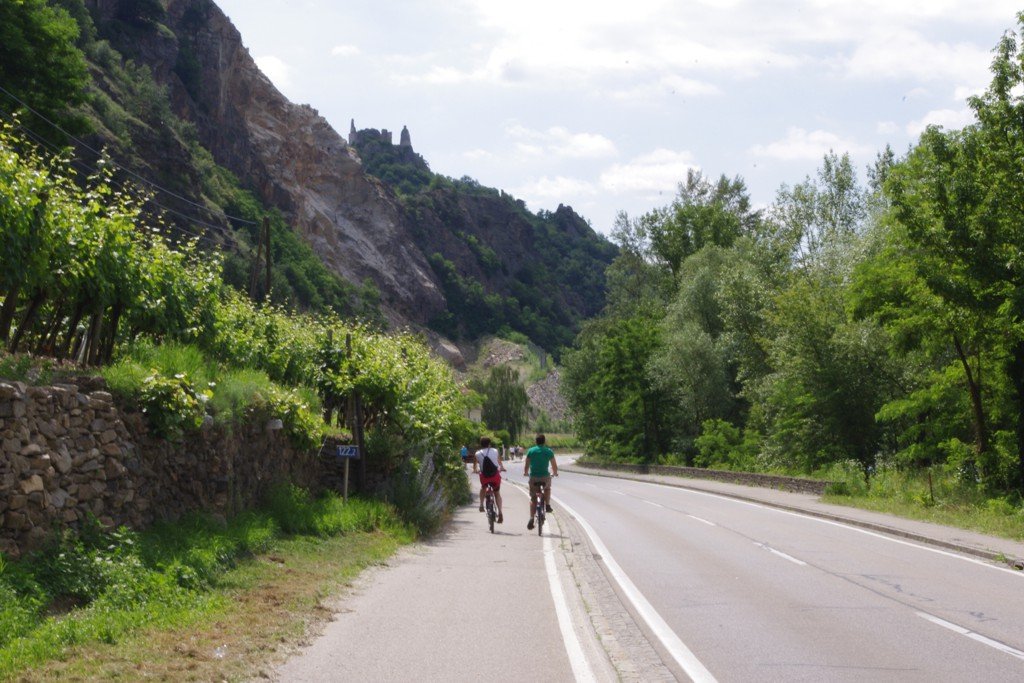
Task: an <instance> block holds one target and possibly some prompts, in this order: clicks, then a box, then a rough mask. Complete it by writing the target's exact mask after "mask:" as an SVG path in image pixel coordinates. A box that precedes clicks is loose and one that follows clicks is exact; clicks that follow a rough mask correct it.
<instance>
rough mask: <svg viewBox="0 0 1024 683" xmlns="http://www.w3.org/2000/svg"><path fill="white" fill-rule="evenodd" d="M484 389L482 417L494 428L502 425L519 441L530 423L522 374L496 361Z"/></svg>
mask: <svg viewBox="0 0 1024 683" xmlns="http://www.w3.org/2000/svg"><path fill="white" fill-rule="evenodd" d="M481 393H483V395H484V403H483V410H482V411H481V414H480V417H481V418H482V419H483V421H484V424H486V425H487V426H488V427H490V428H492V429H503V430H505V431H507V432H508V434H509V438H511V440H512V441H513V442H516V441H518V440H519V435H520V434H522V433H523V429H525V428H526V425H527V414H528V411H527V409H528V407H529V404H530V399H529V397H528V396H527V395H526V388H525V387H524V386H523V383H522V382H520V381H519V374H518V373H517V372H516V371H515V369H514V368H512V367H511V366H508V365H497V366H495V367H493V368H491V373H490V375H489V376H488V377H487V380H486V381H485V382H484V383H483V387H482V392H481Z"/></svg>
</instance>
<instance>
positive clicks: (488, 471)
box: [480, 448, 498, 477]
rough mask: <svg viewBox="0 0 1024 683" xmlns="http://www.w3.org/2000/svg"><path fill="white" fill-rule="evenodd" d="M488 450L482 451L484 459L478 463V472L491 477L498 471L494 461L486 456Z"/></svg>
mask: <svg viewBox="0 0 1024 683" xmlns="http://www.w3.org/2000/svg"><path fill="white" fill-rule="evenodd" d="M490 451H491V449H490V448H488V449H487V450H485V451H484V459H483V462H481V463H480V472H481V473H482V474H483V475H484V476H485V477H493V476H494V475H495V474H497V473H498V466H497V465H495V464H494V461H493V460H491V459H490V458H489V457H488V454H489V453H490Z"/></svg>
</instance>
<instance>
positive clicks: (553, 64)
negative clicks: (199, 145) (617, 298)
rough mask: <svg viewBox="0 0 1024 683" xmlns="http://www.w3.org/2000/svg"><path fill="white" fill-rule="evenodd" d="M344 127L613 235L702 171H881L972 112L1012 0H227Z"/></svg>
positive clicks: (292, 83)
mask: <svg viewBox="0 0 1024 683" xmlns="http://www.w3.org/2000/svg"><path fill="white" fill-rule="evenodd" d="M216 2H217V4H218V5H219V6H220V7H221V9H223V10H224V11H225V13H227V15H228V16H229V17H231V19H232V20H233V22H234V23H235V25H236V26H237V27H238V29H239V31H240V32H241V34H242V39H243V41H244V42H245V44H246V45H247V46H248V48H249V50H250V52H251V53H252V55H253V57H255V58H256V61H257V63H258V64H259V65H260V67H261V68H262V69H263V71H264V72H265V73H266V74H267V75H268V76H269V77H270V79H271V80H272V81H273V82H274V83H275V85H277V87H278V88H279V89H280V90H281V92H283V93H284V94H285V95H286V96H287V97H289V98H290V99H291V100H293V101H295V102H298V103H306V104H310V105H311V106H313V107H314V108H316V109H317V110H319V112H320V113H321V114H322V115H324V116H325V117H326V118H327V119H328V120H329V121H330V122H331V123H332V124H333V125H334V127H335V128H337V129H338V130H339V132H341V133H342V134H347V132H348V128H349V121H350V119H355V122H356V126H357V127H358V128H387V129H389V130H392V131H395V132H396V135H395V140H396V142H397V139H398V136H397V131H400V130H401V129H402V126H403V125H405V126H408V127H409V130H410V132H411V134H412V143H413V147H414V148H415V149H416V151H417V152H419V153H420V154H422V155H423V156H424V158H426V160H427V162H428V163H429V164H430V166H431V169H432V170H433V171H435V172H436V173H442V174H444V175H448V176H454V177H461V176H464V175H468V176H471V177H473V178H475V179H477V180H479V181H480V182H481V183H482V184H484V185H488V186H491V187H497V188H501V189H503V190H506V191H507V192H510V193H512V194H514V195H516V196H517V197H520V198H522V199H524V200H525V201H526V202H527V204H528V205H529V207H530V208H531V209H533V210H538V209H549V210H553V209H555V208H556V207H557V206H558V204H560V203H562V204H568V205H570V206H572V207H573V208H574V209H576V211H577V212H579V213H580V214H582V215H583V216H584V217H586V218H587V219H588V220H590V222H591V224H592V225H593V226H594V228H595V229H596V230H598V231H600V232H604V233H607V232H609V230H610V229H611V226H612V223H613V221H614V218H615V214H616V213H617V212H618V211H620V210H625V211H627V212H629V214H630V215H632V216H638V215H640V214H642V213H644V212H646V211H649V210H650V209H652V208H654V207H658V206H664V205H665V204H667V203H669V201H671V199H672V197H673V195H674V194H675V190H676V186H677V184H678V182H679V181H680V180H681V179H683V178H685V177H686V171H687V169H689V168H697V169H700V170H701V171H703V172H704V173H705V174H708V175H711V176H715V177H717V176H718V175H719V174H722V173H725V174H727V175H729V176H734V175H739V176H742V177H743V178H744V179H745V181H746V183H747V186H748V188H749V190H750V193H751V196H752V197H753V199H754V201H755V203H757V204H759V205H767V204H769V203H770V202H771V201H772V199H773V198H774V196H775V193H776V190H777V189H778V187H779V186H780V185H781V184H782V183H788V184H793V183H797V182H800V181H801V180H803V179H804V177H805V176H807V175H808V174H813V173H814V172H815V170H816V169H817V168H818V166H819V165H820V162H821V158H822V156H823V155H824V154H825V153H826V152H828V151H829V150H830V149H832V150H835V151H836V152H849V153H850V154H851V156H852V157H853V159H854V161H855V162H856V164H857V165H858V167H860V168H863V167H864V166H865V165H867V164H868V163H869V162H870V161H871V160H872V159H874V157H875V154H876V153H877V152H878V151H879V150H881V149H882V148H883V147H884V146H885V145H886V143H889V144H891V145H892V146H893V147H894V148H895V149H896V151H897V152H901V151H903V150H905V149H906V148H907V146H908V145H909V144H911V143H912V142H913V141H914V140H915V139H916V137H917V135H918V134H919V133H920V132H921V131H922V130H923V129H924V127H925V126H926V125H928V124H938V125H942V126H945V127H947V128H959V127H961V126H963V125H964V124H966V123H968V122H970V120H971V114H970V111H969V110H968V108H967V106H966V103H965V98H966V97H968V96H969V95H971V94H974V93H976V92H979V91H980V90H983V89H984V87H985V86H986V85H987V83H988V81H989V71H988V68H989V65H990V62H991V59H992V52H991V51H992V48H993V47H994V46H995V45H996V43H997V42H998V40H999V38H1000V37H1001V36H1002V34H1003V33H1004V32H1005V31H1007V30H1010V29H1014V28H1016V18H1015V16H1016V12H1017V11H1019V10H1020V9H1021V7H1019V6H1017V5H1018V4H1019V3H1015V2H1010V1H1009V0H805V1H802V2H801V1H797V0H792V1H783V0H619V1H617V2H603V1H602V0H515V1H514V2H513V1H509V0H446V1H445V2H439V1H438V0H400V1H399V0H390V1H388V2H380V1H379V0H291V1H290V2H287V3H286V2H284V1H283V0H216Z"/></svg>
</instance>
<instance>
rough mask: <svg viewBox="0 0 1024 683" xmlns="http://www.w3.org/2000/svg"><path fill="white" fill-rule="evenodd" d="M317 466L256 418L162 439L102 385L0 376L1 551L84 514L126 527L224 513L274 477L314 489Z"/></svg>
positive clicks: (39, 538) (244, 503)
mask: <svg viewBox="0 0 1024 683" xmlns="http://www.w3.org/2000/svg"><path fill="white" fill-rule="evenodd" d="M86 392H88V393H86ZM320 474H321V469H320V461H319V460H318V458H317V457H316V454H315V453H307V452H305V451H299V450H296V449H295V448H293V447H292V445H291V444H290V442H289V441H288V438H287V437H286V436H285V435H284V434H283V433H282V432H281V431H279V430H274V429H265V425H264V424H263V423H262V422H261V423H260V424H251V425H245V426H240V427H235V428H234V429H233V430H227V429H225V428H222V427H219V426H214V425H209V426H208V427H207V428H204V429H203V430H201V431H200V432H198V433H196V434H189V435H187V436H186V437H185V439H184V440H183V441H181V442H172V441H168V440H166V439H162V438H157V437H155V436H153V435H151V434H149V433H148V430H147V428H146V425H145V421H144V419H143V416H142V415H140V414H135V413H127V414H126V413H124V412H122V411H121V410H119V409H118V407H117V406H116V405H115V404H114V400H113V398H112V396H111V395H110V394H109V393H107V392H106V391H101V390H95V391H88V387H82V388H80V387H79V386H78V385H72V384H61V385H55V386H51V387H29V386H26V385H24V384H21V383H17V382H5V381H0V552H2V553H4V555H6V556H8V557H18V556H19V555H20V554H21V553H23V552H25V551H27V550H31V549H34V548H37V547H39V545H40V544H41V543H43V542H44V541H45V539H46V538H47V537H48V536H49V535H50V534H51V533H52V532H53V531H54V530H56V529H60V528H63V527H68V526H71V527H74V526H76V525H78V524H80V523H81V522H82V521H83V520H86V519H87V518H88V517H89V516H95V517H96V518H97V519H99V520H100V522H101V523H102V524H104V525H106V526H119V525H122V524H124V525H127V526H129V527H132V528H136V529H141V528H144V527H146V526H148V525H149V524H152V523H153V522H155V521H158V520H173V519H177V518H178V517H180V516H181V515H183V514H185V513H187V512H190V511H199V510H201V511H206V512H210V513H213V514H217V515H223V516H228V515H231V514H234V513H236V512H239V511H241V510H243V509H246V508H248V507H251V506H252V505H253V504H255V503H256V502H257V500H258V499H259V497H260V496H261V495H262V494H263V493H264V492H265V491H266V489H267V487H268V485H270V484H272V483H275V482H286V481H291V482H294V483H296V484H299V485H300V486H304V487H307V488H311V489H316V488H318V484H319V481H320V478H321V477H320Z"/></svg>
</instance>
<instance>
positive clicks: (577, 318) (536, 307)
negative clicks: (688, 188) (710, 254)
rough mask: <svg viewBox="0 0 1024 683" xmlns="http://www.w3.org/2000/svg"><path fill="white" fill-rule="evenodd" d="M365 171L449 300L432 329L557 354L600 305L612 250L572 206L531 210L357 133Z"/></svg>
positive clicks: (371, 132)
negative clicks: (396, 211) (393, 206)
mask: <svg viewBox="0 0 1024 683" xmlns="http://www.w3.org/2000/svg"><path fill="white" fill-rule="evenodd" d="M356 148H357V149H358V150H359V154H360V156H361V158H362V159H363V162H364V163H365V164H366V169H367V171H368V172H369V173H371V174H373V175H375V176H377V177H378V178H380V179H381V180H383V181H385V182H387V183H388V184H389V185H390V186H391V187H392V188H394V189H395V190H396V192H397V193H398V197H399V199H400V201H401V203H402V206H403V208H404V210H405V214H406V216H407V219H408V221H409V223H410V224H411V225H412V226H414V228H413V231H412V234H413V237H414V238H415V240H416V242H417V244H418V246H419V247H420V249H421V250H422V251H423V253H424V254H427V260H428V262H429V263H430V266H431V268H432V269H433V271H434V274H435V275H436V276H437V278H438V280H439V281H440V283H441V287H442V289H443V291H444V295H445V299H446V300H447V308H446V310H445V311H444V312H442V313H441V314H440V315H437V316H434V317H433V318H432V319H431V320H430V321H429V325H430V327H431V328H433V329H434V330H436V331H438V332H440V333H441V334H444V335H445V336H447V337H449V338H452V339H458V340H474V339H480V338H481V337H483V336H484V335H487V334H502V335H504V336H506V337H508V336H510V335H511V334H518V335H523V336H525V337H527V338H529V339H530V340H532V341H533V342H535V343H536V344H539V345H540V346H541V347H543V348H544V349H546V350H547V351H548V352H550V353H553V354H554V355H555V356H556V357H557V356H558V354H559V353H560V351H561V349H562V348H563V347H565V346H568V345H569V344H570V343H571V342H572V339H573V337H574V336H575V334H576V332H577V331H578V330H579V328H580V325H581V323H582V321H583V320H585V319H586V318H589V317H592V316H594V315H595V314H597V312H598V311H600V309H601V307H602V305H603V304H604V291H605V281H604V272H605V268H606V267H607V266H608V264H609V263H610V262H611V260H612V259H613V258H614V256H615V253H616V249H615V247H614V245H612V244H611V243H610V242H609V241H608V240H607V239H606V238H604V237H601V236H599V235H598V234H597V233H596V232H595V231H594V230H593V228H591V226H590V225H589V224H588V223H586V221H585V220H584V219H583V218H582V217H581V216H579V215H578V214H576V213H575V212H574V211H573V210H572V209H571V208H570V207H566V206H561V205H560V206H559V207H558V209H557V210H556V211H554V212H551V211H543V210H542V211H538V212H537V213H533V212H531V211H529V210H528V209H527V208H526V205H525V204H524V203H523V201H522V200H518V199H516V198H515V197H513V196H512V195H510V194H507V193H506V192H504V191H501V190H498V189H495V188H490V187H485V186H483V185H481V184H480V183H478V182H477V181H475V180H473V179H472V178H469V177H463V178H460V179H454V178H448V177H445V176H442V175H438V174H435V173H433V172H431V170H430V167H429V165H428V164H427V163H426V161H425V160H424V159H423V158H422V157H421V156H420V155H418V154H416V153H415V152H413V151H412V149H411V148H403V147H397V146H393V145H391V144H390V143H388V142H382V141H381V140H380V138H379V134H378V131H376V130H369V131H362V134H361V135H359V137H358V140H357V142H356Z"/></svg>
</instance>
